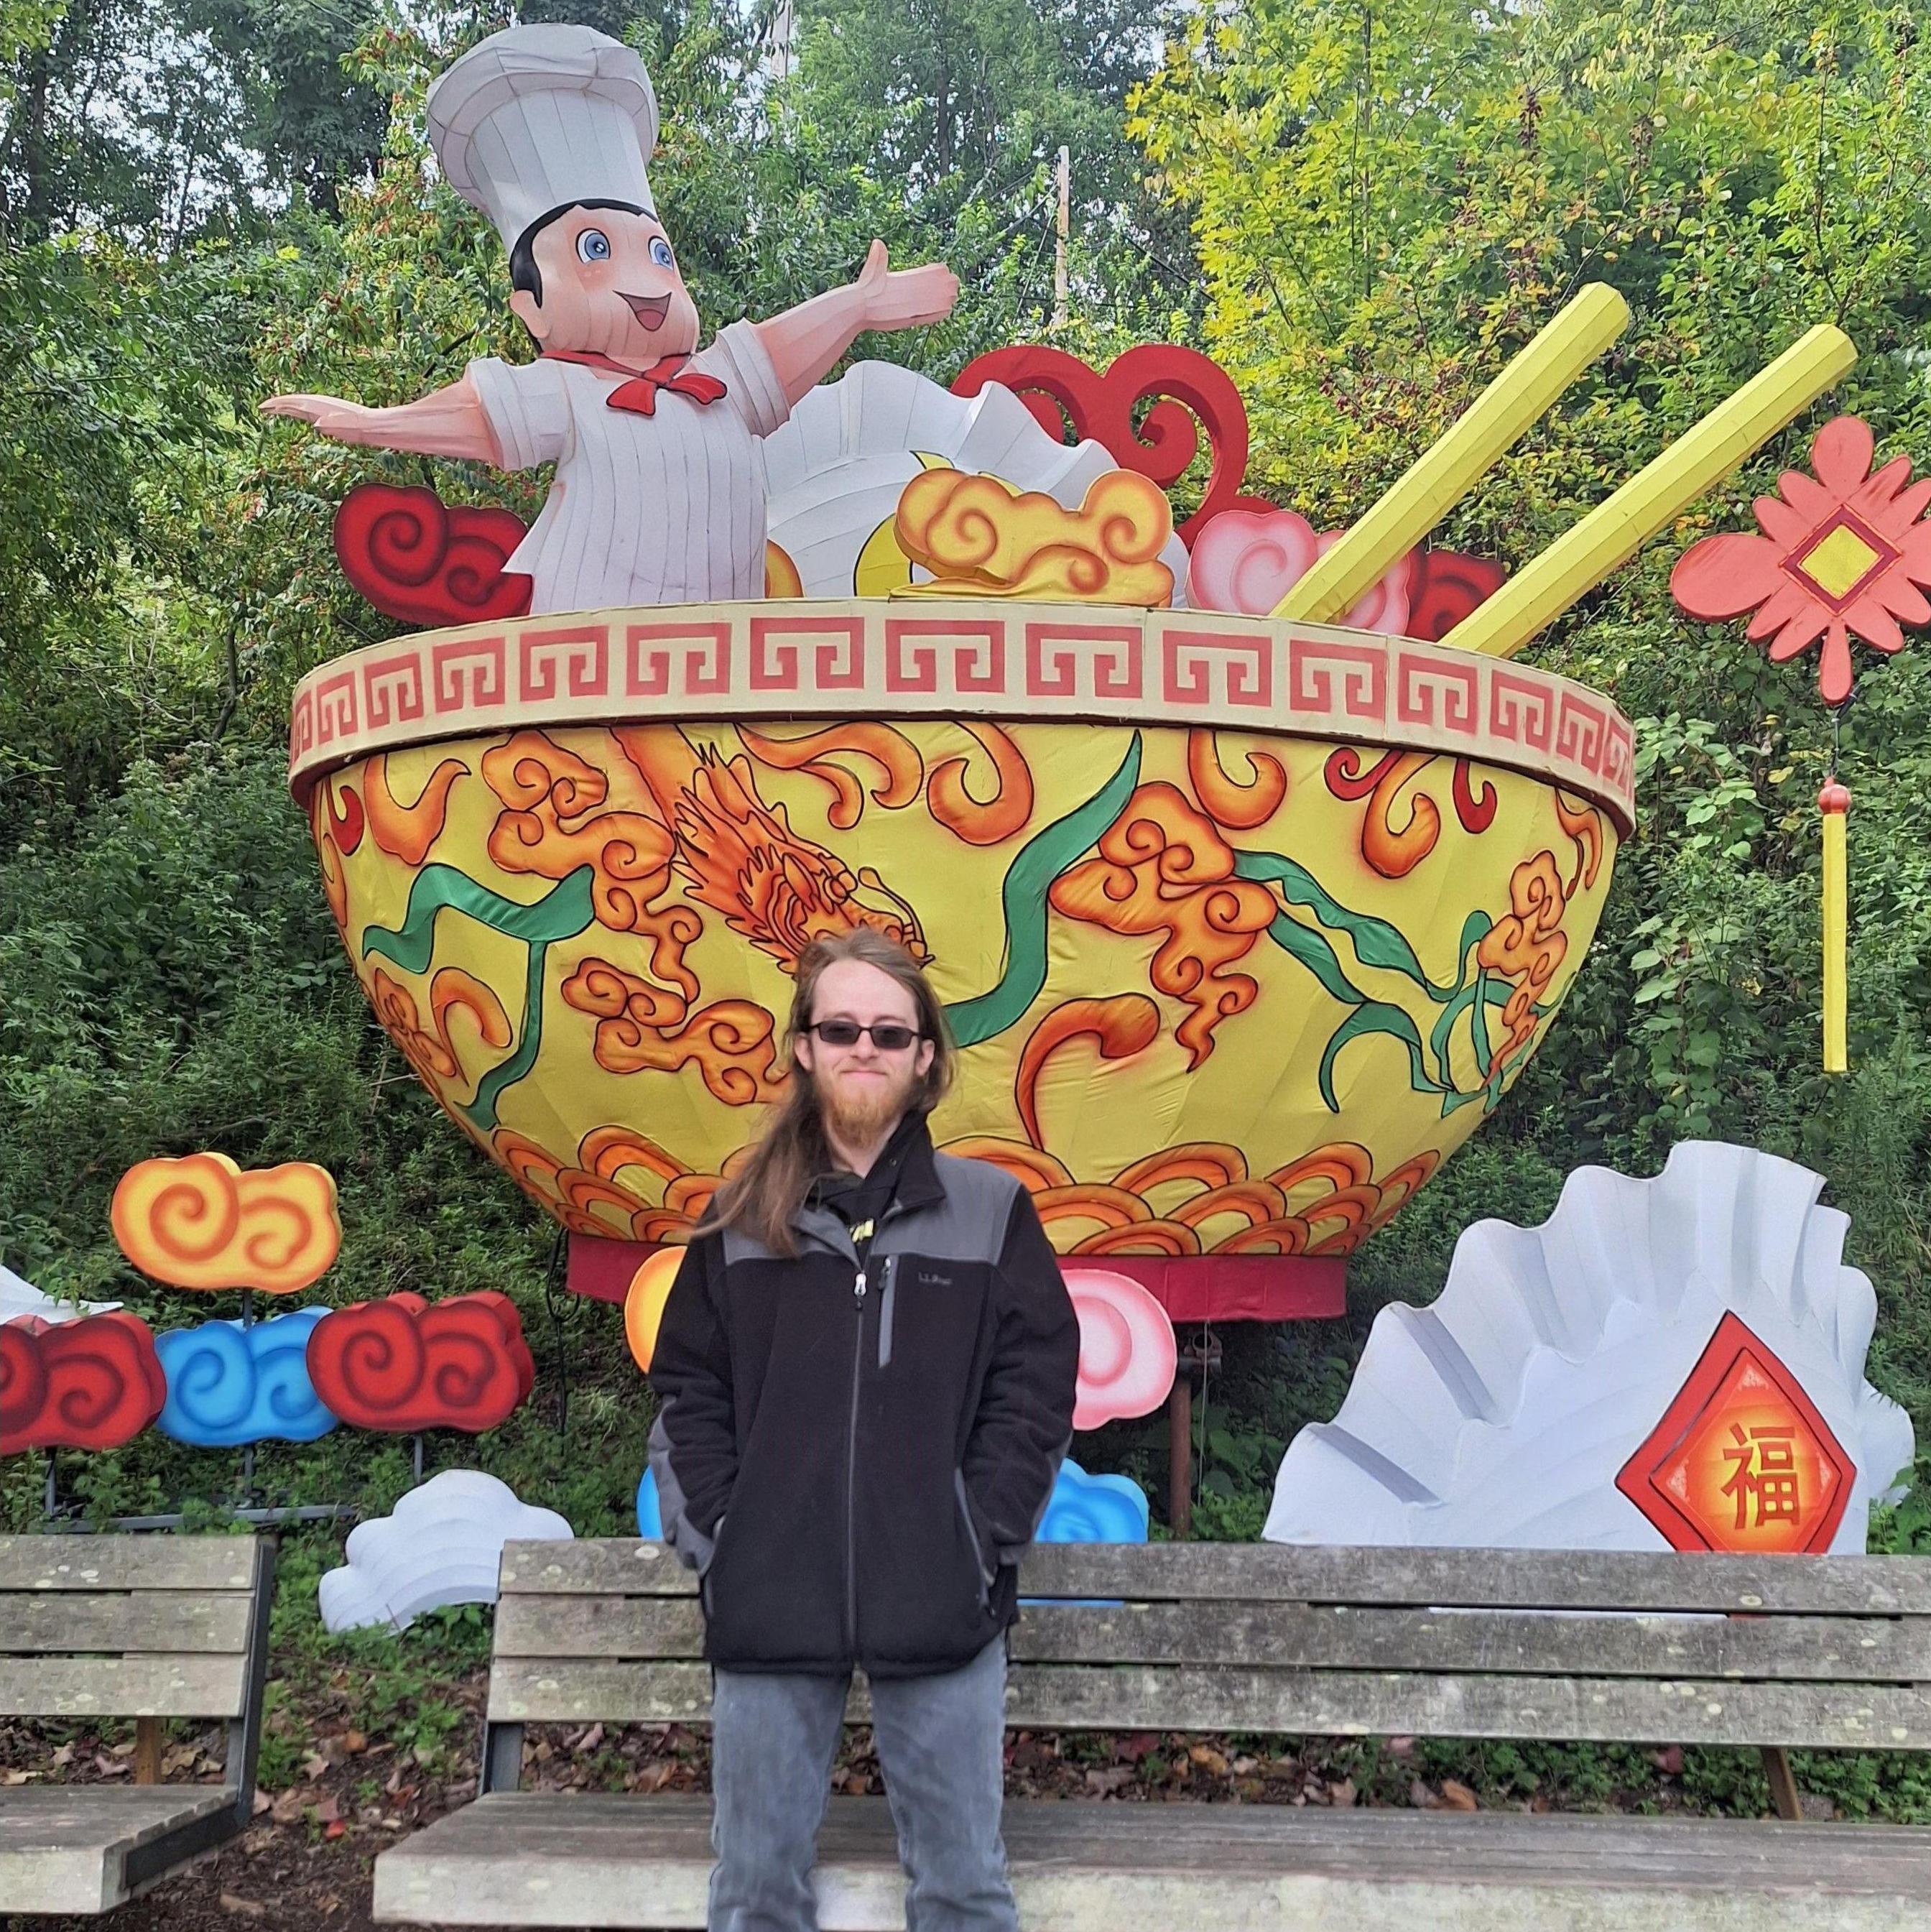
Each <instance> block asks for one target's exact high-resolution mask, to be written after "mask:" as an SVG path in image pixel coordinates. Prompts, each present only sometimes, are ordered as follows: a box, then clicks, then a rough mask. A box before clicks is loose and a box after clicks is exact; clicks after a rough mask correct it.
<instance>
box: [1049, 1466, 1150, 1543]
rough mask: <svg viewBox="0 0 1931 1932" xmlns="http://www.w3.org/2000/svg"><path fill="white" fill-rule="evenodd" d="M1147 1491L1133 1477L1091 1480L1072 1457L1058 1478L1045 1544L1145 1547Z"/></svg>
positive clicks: (1054, 1479)
mask: <svg viewBox="0 0 1931 1932" xmlns="http://www.w3.org/2000/svg"><path fill="white" fill-rule="evenodd" d="M1148 1514H1149V1512H1148V1510H1147V1493H1146V1491H1145V1490H1143V1489H1141V1487H1140V1485H1139V1484H1138V1483H1136V1482H1135V1481H1134V1480H1133V1479H1132V1477H1131V1476H1089V1475H1087V1472H1085V1471H1084V1469H1081V1467H1080V1466H1079V1465H1078V1463H1075V1461H1074V1460H1073V1459H1072V1457H1070V1456H1069V1457H1067V1458H1066V1460H1065V1461H1064V1462H1063V1463H1061V1464H1060V1473H1059V1474H1058V1475H1057V1476H1056V1477H1054V1478H1053V1494H1052V1499H1051V1501H1050V1502H1048V1504H1047V1505H1046V1514H1045V1520H1044V1521H1043V1522H1042V1523H1041V1524H1040V1525H1039V1538H1038V1539H1037V1540H1038V1541H1039V1542H1041V1543H1144V1542H1145V1541H1147V1518H1148Z"/></svg>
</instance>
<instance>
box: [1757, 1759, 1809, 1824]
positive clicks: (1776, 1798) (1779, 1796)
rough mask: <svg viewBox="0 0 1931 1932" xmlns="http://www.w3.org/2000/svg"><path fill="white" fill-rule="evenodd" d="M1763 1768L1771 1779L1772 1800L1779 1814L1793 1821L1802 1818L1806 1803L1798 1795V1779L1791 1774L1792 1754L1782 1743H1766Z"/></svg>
mask: <svg viewBox="0 0 1931 1932" xmlns="http://www.w3.org/2000/svg"><path fill="white" fill-rule="evenodd" d="M1763 1768H1764V1774H1765V1776H1766V1777H1768V1778H1769V1780H1770V1802H1771V1803H1772V1804H1773V1805H1775V1806H1776V1807H1777V1816H1778V1817H1780V1818H1788V1819H1789V1820H1792V1822H1793V1823H1795V1821H1796V1820H1799V1819H1801V1818H1802V1817H1803V1816H1804V1804H1803V1801H1802V1800H1801V1799H1800V1798H1799V1797H1798V1795H1797V1780H1796V1779H1795V1778H1793V1777H1792V1775H1791V1772H1790V1754H1789V1752H1788V1751H1786V1750H1785V1749H1784V1748H1783V1745H1765V1746H1764V1747H1763Z"/></svg>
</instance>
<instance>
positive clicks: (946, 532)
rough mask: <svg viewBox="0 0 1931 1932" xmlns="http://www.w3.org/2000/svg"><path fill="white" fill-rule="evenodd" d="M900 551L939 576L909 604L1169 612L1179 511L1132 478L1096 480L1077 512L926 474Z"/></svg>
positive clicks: (904, 515) (909, 510)
mask: <svg viewBox="0 0 1931 1932" xmlns="http://www.w3.org/2000/svg"><path fill="white" fill-rule="evenodd" d="M896 533H897V536H898V547H899V548H900V549H901V550H903V551H904V553H905V554H906V555H907V556H908V557H910V559H912V561H913V562H914V563H918V564H922V565H924V566H925V568H927V569H928V570H929V571H931V573H932V577H933V581H932V582H931V583H914V584H912V585H910V586H907V588H906V589H903V590H900V591H895V592H893V595H895V596H903V597H1039V598H1054V599H1059V600H1067V599H1071V600H1073V601H1078V602H1084V603H1093V604H1169V603H1171V602H1172V601H1173V595H1174V574H1173V572H1172V571H1171V570H1169V569H1168V568H1167V566H1166V565H1165V564H1164V563H1162V562H1161V561H1160V552H1161V550H1162V547H1164V546H1165V544H1166V542H1167V541H1168V538H1170V537H1171V536H1172V535H1173V533H1174V517H1173V511H1172V510H1171V508H1170V507H1169V506H1168V502H1167V499H1166V496H1165V494H1164V493H1162V490H1161V489H1160V487H1159V485H1158V484H1155V483H1153V482H1150V481H1148V479H1147V478H1145V477H1144V476H1141V475H1136V474H1135V472H1133V471H1132V470H1130V469H1115V470H1110V471H1108V472H1107V474H1106V475H1104V476H1102V477H1099V478H1096V480H1095V481H1094V483H1093V486H1092V487H1091V488H1090V489H1089V490H1087V493H1086V500H1085V502H1083V503H1082V504H1081V505H1080V507H1079V508H1078V509H1077V510H1068V509H1065V508H1062V507H1061V506H1060V505H1059V504H1057V503H1056V502H1054V500H1053V499H1052V498H1051V497H1050V496H1045V495H1043V494H1042V493H1040V492H1039V491H1037V490H1027V491H1026V492H1025V493H1023V494H1022V493H1021V492H1020V491H1018V490H1015V489H1014V488H1013V487H1012V484H1009V483H1004V482H1002V481H1000V479H999V478H997V476H983V475H967V474H966V473H965V472H962V471H960V470H957V469H925V470H921V471H920V472H919V474H918V475H916V476H915V477H913V479H912V480H911V481H910V482H909V483H908V484H906V486H905V489H904V493H903V494H902V495H901V496H900V497H899V499H898V520H897V524H896Z"/></svg>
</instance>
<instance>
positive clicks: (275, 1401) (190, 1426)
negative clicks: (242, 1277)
mask: <svg viewBox="0 0 1931 1932" xmlns="http://www.w3.org/2000/svg"><path fill="white" fill-rule="evenodd" d="M327 1313H328V1310H327V1309H325V1308H300V1309H297V1310H295V1313H293V1314H292V1315H276V1316H270V1317H269V1319H268V1320H267V1321H265V1322H255V1323H253V1324H252V1325H250V1326H249V1327H248V1328H243V1327H242V1326H241V1323H240V1322H202V1324H201V1325H200V1326H199V1328H176V1329H173V1330H171V1331H169V1333H168V1334H165V1335H160V1336H157V1337H155V1338H154V1352H155V1354H156V1355H158V1356H160V1362H161V1367H162V1369H163V1370H164V1371H165V1373H166V1376H167V1383H168V1399H167V1406H166V1408H164V1409H163V1410H162V1411H161V1412H160V1419H159V1421H157V1423H156V1424H155V1425H154V1426H155V1427H156V1428H157V1429H158V1430H160V1432H161V1433H162V1434H163V1436H172V1437H173V1439H175V1441H176V1442H187V1443H192V1444H193V1445H194V1446H195V1447H196V1448H201V1449H232V1448H235V1447H237V1446H238V1445H240V1444H241V1443H244V1442H264V1441H266V1440H268V1439H271V1438H272V1439H275V1440H277V1441H280V1442H313V1441H314V1440H315V1439H316V1437H317V1436H326V1435H327V1434H328V1432H329V1431H330V1430H331V1429H333V1428H334V1427H336V1424H337V1421H338V1420H339V1418H337V1416H335V1415H334V1414H332V1413H331V1412H330V1411H329V1410H328V1409H325V1408H323V1406H322V1400H321V1398H320V1397H319V1396H317V1395H316V1392H315V1385H314V1383H313V1382H311V1381H310V1379H309V1376H308V1338H309V1337H310V1334H313V1331H314V1328H315V1325H316V1323H317V1322H319V1321H320V1320H321V1319H322V1317H323V1316H325V1315H326V1314H327Z"/></svg>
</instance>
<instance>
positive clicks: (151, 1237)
mask: <svg viewBox="0 0 1931 1932" xmlns="http://www.w3.org/2000/svg"><path fill="white" fill-rule="evenodd" d="M112 1220H113V1224H114V1238H115V1241H118V1243H119V1244H120V1246H121V1253H123V1254H124V1255H125V1256H127V1259H129V1260H130V1262H133V1265H135V1266H136V1268H139V1270H140V1271H141V1272H142V1274H148V1275H151V1276H153V1277H154V1279H155V1280H157V1281H164V1282H167V1283H170V1284H172V1286H174V1287H176V1288H199V1289H219V1288H258V1289H262V1291H263V1292H265V1293H266V1294H269V1295H289V1294H292V1292H294V1291H295V1289H298V1288H306V1287H307V1286H309V1285H310V1283H312V1282H314V1281H316V1280H319V1279H320V1277H322V1275H324V1274H326V1273H327V1272H328V1269H329V1268H330V1267H331V1265H333V1263H334V1259H335V1257H336V1256H337V1254H339V1253H340V1252H341V1248H342V1223H341V1222H340V1220H339V1219H338V1218H337V1214H336V1211H335V1183H334V1179H333V1178H332V1177H331V1175H329V1174H328V1172H327V1170H326V1169H322V1168H319V1167H316V1166H313V1164H312V1163H310V1162H307V1161H304V1160H296V1161H289V1162H286V1163H284V1164H283V1166H280V1167H267V1168H256V1169H250V1170H248V1171H247V1172H245V1173H244V1172H243V1171H242V1170H241V1169H240V1168H238V1167H237V1166H235V1163H234V1162H233V1161H232V1160H229V1158H228V1157H227V1156H226V1154H184V1155H183V1156H182V1157H181V1158H180V1159H179V1160H144V1161H141V1162H139V1163H136V1165H135V1166H133V1167H130V1169H128V1170H127V1172H126V1173H125V1174H124V1175H122V1176H121V1184H120V1185H119V1186H118V1187H116V1188H115V1190H114V1205H113V1208H112Z"/></svg>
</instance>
